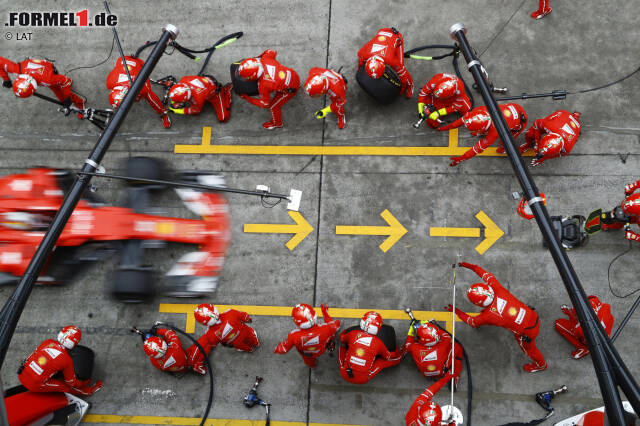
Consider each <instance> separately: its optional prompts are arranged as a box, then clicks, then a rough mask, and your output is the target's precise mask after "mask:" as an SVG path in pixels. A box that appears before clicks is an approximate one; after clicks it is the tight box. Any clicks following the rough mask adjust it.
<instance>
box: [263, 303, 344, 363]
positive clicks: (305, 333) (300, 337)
mask: <svg viewBox="0 0 640 426" xmlns="http://www.w3.org/2000/svg"><path fill="white" fill-rule="evenodd" d="M322 308H323V309H322V317H323V319H324V324H316V325H314V326H313V327H310V328H307V329H299V328H297V329H295V330H293V331H292V332H290V333H289V335H288V336H287V339H286V340H284V341H282V342H280V343H278V346H276V348H275V350H274V351H273V352H275V353H277V354H286V353H287V352H289V351H290V350H291V348H293V347H295V348H296V349H297V350H298V353H299V354H300V355H301V356H302V360H303V361H304V363H305V364H306V365H308V366H309V367H311V368H316V366H317V361H316V358H318V357H319V356H320V355H322V354H323V353H324V351H325V350H326V349H327V344H328V343H330V341H332V340H333V337H334V336H335V334H336V332H337V331H338V329H339V328H340V320H334V319H332V318H331V317H330V316H329V312H328V311H327V310H326V308H325V307H324V305H323V306H322Z"/></svg>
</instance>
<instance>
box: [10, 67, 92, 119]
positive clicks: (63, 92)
mask: <svg viewBox="0 0 640 426" xmlns="http://www.w3.org/2000/svg"><path fill="white" fill-rule="evenodd" d="M9 73H12V74H28V75H30V76H31V77H33V78H34V79H35V81H36V83H38V86H45V87H48V88H49V89H51V91H52V92H53V94H54V95H56V98H58V100H59V101H60V102H64V101H65V100H66V99H69V98H70V99H71V102H73V105H75V106H76V108H79V109H84V99H82V98H81V97H80V96H78V95H76V94H75V93H73V92H72V91H71V83H72V80H71V79H70V78H69V77H67V76H66V75H62V74H58V72H57V70H56V68H55V67H54V66H53V64H52V63H51V62H49V61H47V60H44V59H25V60H24V61H22V62H20V63H17V64H16V63H15V62H11V61H10V60H8V59H6V58H3V57H0V78H2V80H4V81H7V80H9Z"/></svg>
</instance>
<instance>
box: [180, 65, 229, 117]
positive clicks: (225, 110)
mask: <svg viewBox="0 0 640 426" xmlns="http://www.w3.org/2000/svg"><path fill="white" fill-rule="evenodd" d="M232 88H233V86H232V85H231V84H227V85H226V86H222V85H221V84H220V83H218V82H217V81H215V79H213V78H211V77H209V76H199V75H187V76H184V77H182V78H181V79H180V81H179V82H178V83H176V84H174V85H173V86H171V89H169V100H170V101H171V108H169V110H171V112H173V113H175V114H186V115H197V114H200V111H202V108H203V107H204V104H205V103H206V102H209V103H210V104H211V105H212V106H213V108H214V109H215V111H216V115H217V116H218V121H219V122H220V123H225V122H226V121H227V120H229V116H230V115H231V99H232V97H231V89H232Z"/></svg>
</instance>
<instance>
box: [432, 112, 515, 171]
mask: <svg viewBox="0 0 640 426" xmlns="http://www.w3.org/2000/svg"><path fill="white" fill-rule="evenodd" d="M499 107H500V111H502V115H503V116H504V118H505V120H506V122H507V126H508V127H509V130H511V134H512V135H513V138H514V139H515V138H517V137H518V136H520V134H521V133H522V132H524V129H525V128H526V127H527V120H528V119H527V114H526V113H525V111H524V108H522V107H521V106H520V105H518V104H513V103H509V104H504V105H499ZM462 125H464V126H465V127H466V128H467V130H469V132H470V133H471V134H472V135H473V136H482V139H480V140H479V141H478V142H476V144H475V145H474V146H473V147H472V148H471V149H469V150H468V151H467V152H465V153H464V154H462V155H460V156H457V157H451V158H450V159H451V160H452V161H451V164H449V166H451V167H453V166H456V165H458V164H460V163H462V162H463V161H466V160H468V159H470V158H473V157H475V156H476V155H478V154H480V153H481V152H483V151H484V150H485V149H487V148H488V147H489V146H491V145H493V143H494V142H495V141H496V140H499V138H498V136H499V135H498V131H497V130H496V127H495V126H494V124H493V122H492V121H491V116H490V115H489V112H488V111H487V107H485V106H481V107H477V108H474V109H472V110H471V111H469V112H467V113H466V114H464V115H463V116H462V117H461V118H459V119H457V120H456V121H454V122H453V123H450V124H447V125H446V126H441V127H438V130H440V131H444V130H449V129H453V128H457V127H460V126H462ZM497 152H498V153H503V152H504V147H503V146H502V141H500V146H499V147H498V149H497Z"/></svg>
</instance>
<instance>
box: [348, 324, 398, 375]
mask: <svg viewBox="0 0 640 426" xmlns="http://www.w3.org/2000/svg"><path fill="white" fill-rule="evenodd" d="M381 327H382V317H381V316H380V314H379V313H377V312H374V311H369V312H367V313H365V314H364V316H363V317H362V319H361V320H360V330H352V331H349V332H347V330H345V331H343V332H342V333H341V334H340V343H342V345H340V353H339V357H338V358H339V359H338V363H339V366H340V375H341V376H342V378H343V379H345V380H346V381H347V382H350V383H355V384H364V383H367V382H368V381H369V380H371V379H373V378H374V377H375V376H376V375H377V374H378V373H379V372H380V371H382V369H383V368H387V367H392V366H394V365H397V364H398V363H400V361H402V357H403V356H404V351H403V350H402V349H400V350H398V351H394V352H389V350H388V349H387V347H386V346H385V344H384V343H383V342H382V340H380V338H378V337H377V336H376V335H377V334H378V331H380V328H381Z"/></svg>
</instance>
